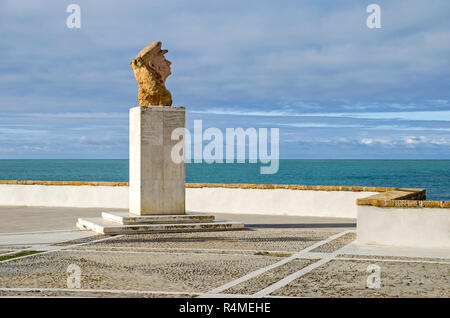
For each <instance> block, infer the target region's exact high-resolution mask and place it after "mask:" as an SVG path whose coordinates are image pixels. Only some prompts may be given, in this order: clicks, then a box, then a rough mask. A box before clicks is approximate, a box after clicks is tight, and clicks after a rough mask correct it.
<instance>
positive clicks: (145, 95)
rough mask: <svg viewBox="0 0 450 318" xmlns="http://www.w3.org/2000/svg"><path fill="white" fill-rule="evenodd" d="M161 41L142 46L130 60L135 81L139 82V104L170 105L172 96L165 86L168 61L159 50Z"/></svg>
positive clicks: (163, 51) (168, 68) (168, 70)
mask: <svg viewBox="0 0 450 318" xmlns="http://www.w3.org/2000/svg"><path fill="white" fill-rule="evenodd" d="M161 45H162V44H161V42H159V41H156V42H153V43H151V44H149V45H147V46H146V47H145V48H143V49H142V50H141V51H140V52H139V54H138V55H137V56H136V58H135V59H134V60H132V61H131V63H130V64H131V67H132V68H133V71H134V75H135V77H136V81H137V82H138V84H139V94H138V100H139V105H140V106H148V105H154V106H171V105H172V96H171V94H170V92H169V91H168V90H167V89H166V87H165V82H166V79H167V77H169V75H170V74H172V73H171V72H170V65H171V64H172V63H171V62H170V61H168V60H167V59H166V57H165V56H164V54H166V53H167V50H161Z"/></svg>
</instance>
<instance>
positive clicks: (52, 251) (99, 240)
mask: <svg viewBox="0 0 450 318" xmlns="http://www.w3.org/2000/svg"><path fill="white" fill-rule="evenodd" d="M122 236H123V235H113V236H110V237H104V238H102V239H98V240H93V241H88V242H84V243H77V244H72V245H68V246H64V245H62V246H56V248H55V249H52V250H49V251H44V252H39V253H35V254H31V255H25V256H21V257H14V258H11V259H7V260H4V261H0V264H3V263H7V262H11V261H15V260H18V259H24V258H28V257H32V256H35V255H45V254H49V253H54V252H58V251H61V250H65V249H70V248H71V247H75V246H83V245H89V244H92V243H98V242H103V241H107V240H111V239H113V238H119V237H122ZM62 243H63V242H62ZM29 250H33V248H32V247H30V248H27V249H23V250H21V251H29Z"/></svg>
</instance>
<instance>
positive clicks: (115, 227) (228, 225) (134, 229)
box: [77, 212, 244, 234]
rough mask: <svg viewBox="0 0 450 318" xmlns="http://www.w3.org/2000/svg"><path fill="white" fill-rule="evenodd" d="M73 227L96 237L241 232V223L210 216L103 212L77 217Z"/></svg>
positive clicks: (242, 225) (242, 226)
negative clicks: (75, 225) (104, 235)
mask: <svg viewBox="0 0 450 318" xmlns="http://www.w3.org/2000/svg"><path fill="white" fill-rule="evenodd" d="M77 227H78V228H79V229H82V230H89V231H93V232H96V233H99V234H138V233H139V234H144V233H172V232H200V231H233V230H242V229H243V228H244V224H243V223H241V222H225V221H221V222H214V216H213V215H192V214H191V215H189V214H184V215H146V216H138V215H133V214H129V213H127V212H103V213H102V217H101V218H100V217H97V218H79V219H78V222H77Z"/></svg>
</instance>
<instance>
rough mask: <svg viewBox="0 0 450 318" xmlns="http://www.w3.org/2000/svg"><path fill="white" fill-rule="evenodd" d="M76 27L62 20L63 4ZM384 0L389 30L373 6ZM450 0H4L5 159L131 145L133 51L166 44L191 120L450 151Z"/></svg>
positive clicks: (374, 154)
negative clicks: (374, 21) (372, 19)
mask: <svg viewBox="0 0 450 318" xmlns="http://www.w3.org/2000/svg"><path fill="white" fill-rule="evenodd" d="M71 3H77V4H79V5H80V7H81V29H68V28H67V27H66V18H67V16H68V13H66V7H67V5H69V4H71ZM370 3H377V4H379V5H380V7H381V24H382V28H381V29H369V28H367V26H366V18H367V16H368V13H366V7H367V5H368V4H370ZM449 12H450V2H449V1H447V0H435V1H425V0H397V1H381V0H377V1H375V0H371V1H356V0H342V1H339V0H333V1H331V0H330V1H323V0H315V1H312V0H310V1H300V0H295V1H269V0H263V1H261V0H259V1H253V0H246V1H242V0H240V1H234V0H227V1H217V0H214V1H206V0H205V1H196V0H190V1H181V0H180V1H172V0H165V1H158V0H152V1H133V0H129V1H120V2H119V1H117V2H112V1H104V0H96V1H85V0H83V1H81V0H79V1H75V0H71V1H63V0H45V1H44V0H43V1H36V0H34V1H33V0H27V1H24V0H0V33H1V36H0V74H1V76H0V158H128V109H129V108H130V107H132V106H135V105H136V104H137V88H138V87H137V84H136V81H135V79H134V76H133V73H132V70H131V68H130V66H129V62H130V60H131V59H133V58H134V57H135V56H136V54H137V53H138V52H139V50H140V49H141V48H143V47H144V46H145V45H147V44H148V43H150V42H152V41H155V40H161V41H162V42H163V47H164V48H166V49H168V50H169V53H168V54H167V55H166V56H167V58H168V59H169V60H171V61H172V76H170V77H169V78H168V80H167V82H166V85H167V87H168V88H169V89H170V91H171V92H172V95H173V101H174V105H176V106H185V107H186V109H187V118H186V119H187V127H188V128H191V127H192V125H193V121H194V120H196V119H201V120H203V127H204V129H205V128H207V127H218V128H220V129H222V130H223V131H225V128H227V127H230V128H231V127H234V128H237V127H243V128H248V127H255V128H258V127H267V128H271V127H278V128H279V129H280V156H281V157H282V158H373V159H379V158H398V159H405V158H412V159H413V158H423V159H427V158H433V159H450V147H449V146H450V58H449V57H450V40H449V39H450V18H449Z"/></svg>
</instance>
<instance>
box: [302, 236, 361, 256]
mask: <svg viewBox="0 0 450 318" xmlns="http://www.w3.org/2000/svg"><path fill="white" fill-rule="evenodd" d="M354 240H356V233H347V234H345V235H344V236H341V237H340V238H338V239H336V240H333V241H331V242H329V243H327V244H324V245H322V246H319V247H318V248H315V249H313V250H312V251H311V252H312V253H332V252H334V251H337V250H338V249H340V248H342V247H344V246H345V245H347V244H350V243H351V242H353V241H354Z"/></svg>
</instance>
